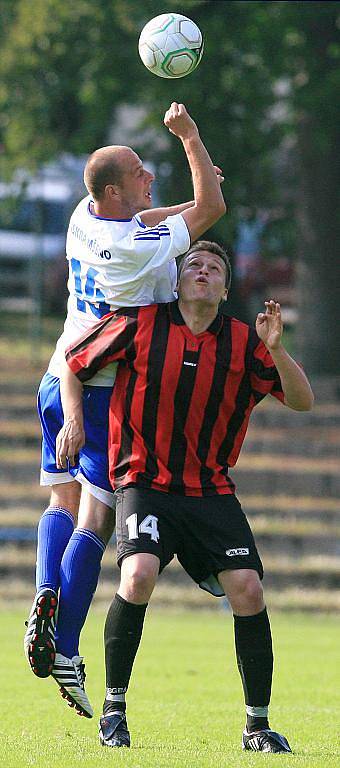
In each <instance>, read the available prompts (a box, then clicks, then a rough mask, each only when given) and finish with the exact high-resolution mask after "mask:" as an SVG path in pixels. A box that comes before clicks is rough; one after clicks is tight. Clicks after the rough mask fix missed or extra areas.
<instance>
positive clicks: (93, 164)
mask: <svg viewBox="0 0 340 768" xmlns="http://www.w3.org/2000/svg"><path fill="white" fill-rule="evenodd" d="M123 172H124V168H123V167H122V165H121V163H120V162H119V160H118V159H116V158H115V157H114V154H113V153H112V154H111V155H109V156H108V157H105V156H102V157H100V155H99V152H98V151H97V150H96V151H95V152H93V153H92V155H90V157H89V159H88V161H87V163H86V166H85V171H84V181H85V184H86V187H87V189H88V191H89V193H90V195H92V197H93V199H94V200H101V198H102V197H103V195H104V192H105V187H106V186H107V185H108V184H119V183H120V181H121V178H122V175H123Z"/></svg>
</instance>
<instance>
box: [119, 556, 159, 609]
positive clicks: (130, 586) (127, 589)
mask: <svg viewBox="0 0 340 768" xmlns="http://www.w3.org/2000/svg"><path fill="white" fill-rule="evenodd" d="M155 560H156V558H152V559H148V558H138V557H127V558H125V560H123V566H122V574H121V583H120V587H119V594H120V595H121V596H122V597H124V599H125V600H128V601H129V602H132V603H143V602H148V600H149V598H150V596H151V594H152V590H153V588H154V585H155V581H156V578H157V573H158V568H157V564H156V563H155V562H154V561H155Z"/></svg>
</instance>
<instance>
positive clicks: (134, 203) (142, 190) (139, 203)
mask: <svg viewBox="0 0 340 768" xmlns="http://www.w3.org/2000/svg"><path fill="white" fill-rule="evenodd" d="M154 179H155V177H154V174H153V173H151V171H148V170H147V169H146V168H144V166H143V163H142V161H141V159H140V157H138V155H137V154H136V153H135V152H133V151H132V150H131V152H130V154H129V155H128V157H127V159H126V161H125V163H124V172H123V174H122V177H121V181H120V184H119V191H120V194H121V201H122V205H123V206H124V207H125V208H126V210H127V211H128V212H129V213H130V215H131V216H133V215H134V214H135V213H137V212H138V211H143V210H145V208H151V205H152V197H151V185H152V182H153V181H154Z"/></svg>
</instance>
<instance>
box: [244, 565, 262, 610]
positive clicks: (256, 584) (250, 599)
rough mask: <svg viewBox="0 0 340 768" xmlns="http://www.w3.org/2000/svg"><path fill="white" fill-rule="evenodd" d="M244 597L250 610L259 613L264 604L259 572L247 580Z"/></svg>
mask: <svg viewBox="0 0 340 768" xmlns="http://www.w3.org/2000/svg"><path fill="white" fill-rule="evenodd" d="M242 597H243V602H244V603H245V605H246V606H247V607H248V609H249V611H250V612H254V613H257V612H258V611H259V610H261V608H262V605H263V589H262V585H261V582H260V580H259V578H258V576H257V574H254V576H251V577H249V578H247V579H246V580H245V583H244V585H243V595H242Z"/></svg>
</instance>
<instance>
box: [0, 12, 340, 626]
mask: <svg viewBox="0 0 340 768" xmlns="http://www.w3.org/2000/svg"><path fill="white" fill-rule="evenodd" d="M166 11H174V12H179V13H184V14H186V15H188V16H189V17H190V18H192V19H193V20H194V21H195V22H196V23H197V24H198V26H199V27H200V29H201V31H202V33H203V36H204V39H205V52H204V55H203V59H202V62H201V64H200V65H199V67H198V69H197V70H196V71H195V72H194V73H192V74H191V75H190V76H189V77H187V78H183V79H181V80H174V81H171V80H163V79H161V78H157V77H155V76H153V75H151V74H150V73H149V72H148V71H147V70H146V69H145V68H144V66H143V65H142V63H141V61H140V59H139V56H138V48H137V44H138V37H139V34H140V31H141V29H142V27H143V26H144V24H145V23H146V22H147V21H148V20H149V19H150V18H152V17H153V16H155V15H157V14H159V13H162V12H166ZM0 17H1V26H0V45H1V58H0V275H1V280H0V309H1V314H0V353H1V359H2V365H1V369H0V386H1V391H0V415H1V427H0V462H1V464H0V498H1V505H0V573H1V576H2V580H1V587H0V601H2V602H6V601H8V600H13V599H17V600H20V601H25V602H27V605H28V604H29V603H30V600H31V596H32V592H33V574H34V557H35V555H34V550H35V544H34V543H35V536H36V524H37V522H38V520H39V517H40V514H41V511H42V510H43V508H44V504H45V501H46V498H47V493H46V490H43V489H40V488H39V485H38V482H39V440H40V431H39V425H38V420H37V417H36V415H35V392H36V388H37V385H38V382H39V378H40V375H41V373H42V372H43V371H44V368H45V366H46V364H47V361H48V358H49V355H50V354H51V352H52V350H53V346H54V343H55V341H56V338H57V336H58V335H59V333H60V332H61V329H62V324H63V319H64V315H65V306H66V298H67V291H66V275H67V272H66V261H65V252H64V248H65V233H66V228H67V223H68V218H69V215H70V213H71V211H72V209H73V207H74V206H75V204H76V203H77V201H78V200H79V199H80V197H82V196H83V195H84V194H85V188H84V186H83V181H82V173H83V167H84V163H85V160H86V157H87V155H88V154H89V153H90V152H92V151H93V150H94V149H96V148H97V147H99V146H102V145H105V144H110V143H117V144H127V145H129V146H132V147H133V148H134V149H135V150H136V151H137V152H138V153H139V155H140V156H141V157H142V159H143V161H144V162H145V164H146V166H149V167H151V168H152V170H153V171H154V172H155V174H156V182H155V185H154V189H155V202H156V203H160V204H172V203H177V202H182V201H184V200H188V199H191V198H192V187H191V181H190V175H189V172H188V168H187V165H186V162H185V160H184V155H183V150H182V147H181V144H180V142H178V140H176V139H175V137H172V136H171V135H170V134H169V133H168V131H167V130H166V129H165V128H164V126H163V117H164V113H165V111H166V109H167V108H168V106H169V104H170V103H171V101H178V102H183V103H184V104H185V105H186V107H187V108H188V110H189V112H190V114H191V115H192V116H193V118H194V119H195V120H196V122H197V123H198V126H199V129H200V133H201V136H202V139H203V141H204V142H205V144H206V146H207V148H208V150H209V152H210V154H211V157H212V159H213V162H214V163H216V164H217V165H219V166H220V167H221V168H222V169H223V172H224V175H225V179H226V180H225V182H224V186H223V189H224V194H225V197H226V200H227V201H228V204H229V206H230V212H229V215H228V216H227V217H224V218H223V219H222V220H221V221H220V222H218V224H217V225H216V226H215V227H214V228H213V229H212V230H210V231H209V232H208V234H207V236H208V237H209V238H211V239H215V240H217V241H218V242H220V243H221V244H223V245H224V246H225V247H227V249H228V251H229V253H230V256H231V261H232V266H233V284H232V290H231V295H230V301H229V311H230V313H231V314H235V315H236V316H237V317H239V318H240V319H242V320H245V321H246V322H249V323H251V324H252V323H254V320H255V317H256V314H257V312H258V311H260V310H261V309H262V305H263V301H264V299H265V298H274V299H276V300H278V301H280V302H281V304H282V307H283V317H284V321H285V343H286V345H287V347H288V349H289V351H290V352H291V353H292V354H293V355H294V356H295V357H296V358H297V359H298V360H299V361H301V363H302V364H303V365H304V367H305V369H306V372H307V374H308V375H309V376H310V378H311V380H312V383H313V386H314V390H315V394H316V405H315V408H314V411H313V412H312V413H308V414H296V413H291V412H285V410H284V409H282V408H281V409H280V407H279V406H278V405H277V404H276V403H274V402H272V401H271V399H269V401H268V402H265V403H263V404H262V405H261V406H259V407H258V408H257V409H256V412H255V413H254V414H253V417H252V421H251V427H250V429H249V433H248V438H247V439H246V443H245V447H244V449H243V453H242V456H241V458H240V460H239V462H238V465H237V467H236V468H235V470H234V472H233V478H234V480H235V482H236V485H237V490H238V494H239V497H240V499H241V502H242V504H243V506H244V509H245V511H246V513H247V516H248V518H249V520H250V522H251V525H252V527H253V529H254V532H255V534H256V539H257V542H258V547H259V550H260V553H261V555H262V558H263V560H264V565H265V572H266V577H265V586H266V591H267V594H268V602H269V604H270V606H271V608H275V607H278V608H282V609H285V610H291V609H293V608H299V609H302V610H320V609H326V610H338V611H340V537H339V533H340V493H339V492H340V341H339V333H338V328H339V319H338V313H339V305H340V259H339V254H338V245H339V221H340V217H339V212H338V197H339V175H340V166H339V162H337V161H338V157H339V130H338V126H339V123H340V120H339V118H340V114H339V113H340V100H339V96H338V94H339V86H340V68H339V60H340V41H339V28H340V3H338V2H308V1H306V0H303V2H270V1H269V2H237V1H235V2H227V0H225V1H224V0H210V1H209V0H182V2H181V3H179V2H178V1H177V0H176V1H174V0H167V2H166V3H165V4H164V5H163V3H160V2H158V0H157V2H156V1H155V0H143V3H140V2H139V0H96V3H95V4H93V3H92V2H90V0H73V2H72V4H71V3H70V2H69V0H35V3H34V5H33V6H32V3H31V2H30V0H0ZM112 581H117V571H116V569H115V566H114V556H113V552H112V549H111V550H109V551H108V552H107V553H106V556H105V560H104V565H103V572H102V579H101V585H100V587H99V589H98V594H97V598H96V600H97V602H100V601H103V600H104V601H105V600H107V601H108V600H109V598H110V596H111V595H112V590H113V586H112ZM153 600H154V602H157V601H159V602H161V603H162V604H166V605H170V604H174V605H175V604H176V605H177V606H178V604H183V605H186V606H196V607H200V606H204V607H205V608H206V607H209V606H211V607H212V606H214V607H215V604H216V603H215V602H214V601H213V600H212V599H210V597H209V596H207V595H205V594H204V593H201V592H200V590H198V589H197V588H195V587H194V586H193V585H191V583H190V581H189V580H188V579H187V578H186V577H185V574H183V573H182V571H180V570H179V568H178V567H177V566H176V564H173V565H172V566H171V567H170V568H169V569H168V571H167V572H166V573H165V574H164V575H163V576H162V578H161V580H160V582H159V586H158V588H157V590H156V592H155V596H154V598H153ZM220 605H222V603H220ZM222 607H226V606H225V605H224V604H223V605H222Z"/></svg>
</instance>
